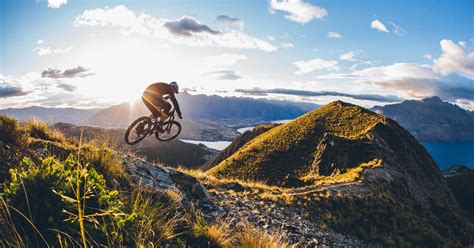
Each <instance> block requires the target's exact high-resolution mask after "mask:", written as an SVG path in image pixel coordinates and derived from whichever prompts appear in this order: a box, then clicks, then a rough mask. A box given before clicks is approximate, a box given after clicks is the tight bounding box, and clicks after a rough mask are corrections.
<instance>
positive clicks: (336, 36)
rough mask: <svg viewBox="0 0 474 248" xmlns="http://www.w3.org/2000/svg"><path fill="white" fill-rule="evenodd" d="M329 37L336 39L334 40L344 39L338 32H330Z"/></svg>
mask: <svg viewBox="0 0 474 248" xmlns="http://www.w3.org/2000/svg"><path fill="white" fill-rule="evenodd" d="M327 37H328V38H334V39H340V38H342V36H341V34H339V33H338V32H328V34H327Z"/></svg>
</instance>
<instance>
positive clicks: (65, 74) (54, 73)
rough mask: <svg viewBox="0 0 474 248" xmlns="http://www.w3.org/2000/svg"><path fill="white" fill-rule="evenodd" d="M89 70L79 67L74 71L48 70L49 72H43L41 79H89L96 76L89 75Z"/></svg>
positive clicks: (73, 69)
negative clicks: (88, 77)
mask: <svg viewBox="0 0 474 248" xmlns="http://www.w3.org/2000/svg"><path fill="white" fill-rule="evenodd" d="M87 71H88V69H86V68H84V67H82V66H78V67H76V68H72V69H66V70H64V71H62V70H59V69H55V68H48V69H47V70H45V71H43V72H41V77H47V78H56V79H57V78H75V77H87V76H92V75H94V74H93V73H87Z"/></svg>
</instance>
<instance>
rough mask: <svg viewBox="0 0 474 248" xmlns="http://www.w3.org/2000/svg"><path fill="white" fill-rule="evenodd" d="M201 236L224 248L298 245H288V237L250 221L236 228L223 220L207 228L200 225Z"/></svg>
mask: <svg viewBox="0 0 474 248" xmlns="http://www.w3.org/2000/svg"><path fill="white" fill-rule="evenodd" d="M199 234H200V235H201V236H205V237H207V238H208V240H209V242H210V243H211V244H214V245H216V246H218V247H223V248H232V247H242V248H287V247H288V248H290V247H297V244H295V245H290V244H288V242H287V240H288V236H287V235H286V234H283V233H276V232H268V231H266V230H263V229H261V228H257V227H255V226H253V225H252V224H250V223H249V222H248V221H242V222H240V223H238V224H237V225H236V226H235V228H231V227H230V226H229V224H228V223H227V222H225V221H223V220H217V221H216V223H214V224H212V225H210V226H207V225H204V224H200V225H199Z"/></svg>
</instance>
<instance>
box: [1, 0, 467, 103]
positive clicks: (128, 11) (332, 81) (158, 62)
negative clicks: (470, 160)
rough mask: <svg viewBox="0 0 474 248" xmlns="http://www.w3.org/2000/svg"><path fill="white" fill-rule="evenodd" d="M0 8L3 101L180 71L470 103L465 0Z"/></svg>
mask: <svg viewBox="0 0 474 248" xmlns="http://www.w3.org/2000/svg"><path fill="white" fill-rule="evenodd" d="M0 7H1V10H0V11H1V13H0V18H1V24H0V25H1V37H0V39H1V50H0V57H1V64H0V74H1V75H0V76H1V78H0V99H1V102H0V108H7V107H22V106H30V105H42V106H54V107H66V106H73V107H84V108H87V107H97V106H107V105H110V104H115V103H120V102H123V101H133V100H135V99H139V98H140V93H141V92H142V91H143V89H144V87H146V85H147V84H149V83H152V82H155V81H165V82H166V81H173V80H176V81H178V82H179V83H180V85H181V87H182V88H187V89H188V90H189V91H190V92H191V93H204V94H220V95H224V96H227V95H232V96H233V95H237V96H251V97H265V98H270V99H286V100H293V101H311V102H316V103H320V104H323V103H326V102H329V101H332V100H335V99H342V100H345V101H349V102H354V103H356V104H360V105H363V106H368V107H370V106H373V105H375V104H378V105H383V104H387V103H392V102H397V101H401V100H403V99H420V98H423V97H428V96H432V95H439V96H440V97H441V98H443V99H444V100H447V101H450V102H453V103H456V104H459V105H460V106H462V107H464V108H467V109H474V82H473V78H474V52H473V49H472V48H473V47H474V31H473V30H474V17H473V16H474V2H473V1H460V0H455V1H386V0H385V1H375V0H374V1H334V0H332V1H307V0H305V1H303V0H289V1H287V0H285V1H281V0H270V1H250V0H246V1H137V0H133V1H132V0H129V1H99V0H95V1H84V0H67V1H66V0H49V1H48V0H42V1H41V0H38V1H35V0H31V1H30V0H2V1H1V6H0ZM218 16H221V17H220V18H217V17H218ZM275 89H278V90H275ZM301 91H304V92H301ZM243 92H245V93H243Z"/></svg>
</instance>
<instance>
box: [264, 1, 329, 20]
mask: <svg viewBox="0 0 474 248" xmlns="http://www.w3.org/2000/svg"><path fill="white" fill-rule="evenodd" d="M270 10H272V11H273V10H280V11H285V12H288V13H289V14H288V15H285V18H286V19H287V20H290V21H294V22H298V23H301V24H305V23H307V22H310V21H311V20H313V19H319V20H321V19H323V18H324V17H325V16H327V15H328V12H327V10H326V9H324V8H321V7H318V6H314V5H312V4H310V3H307V2H304V1H303V0H271V1H270Z"/></svg>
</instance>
